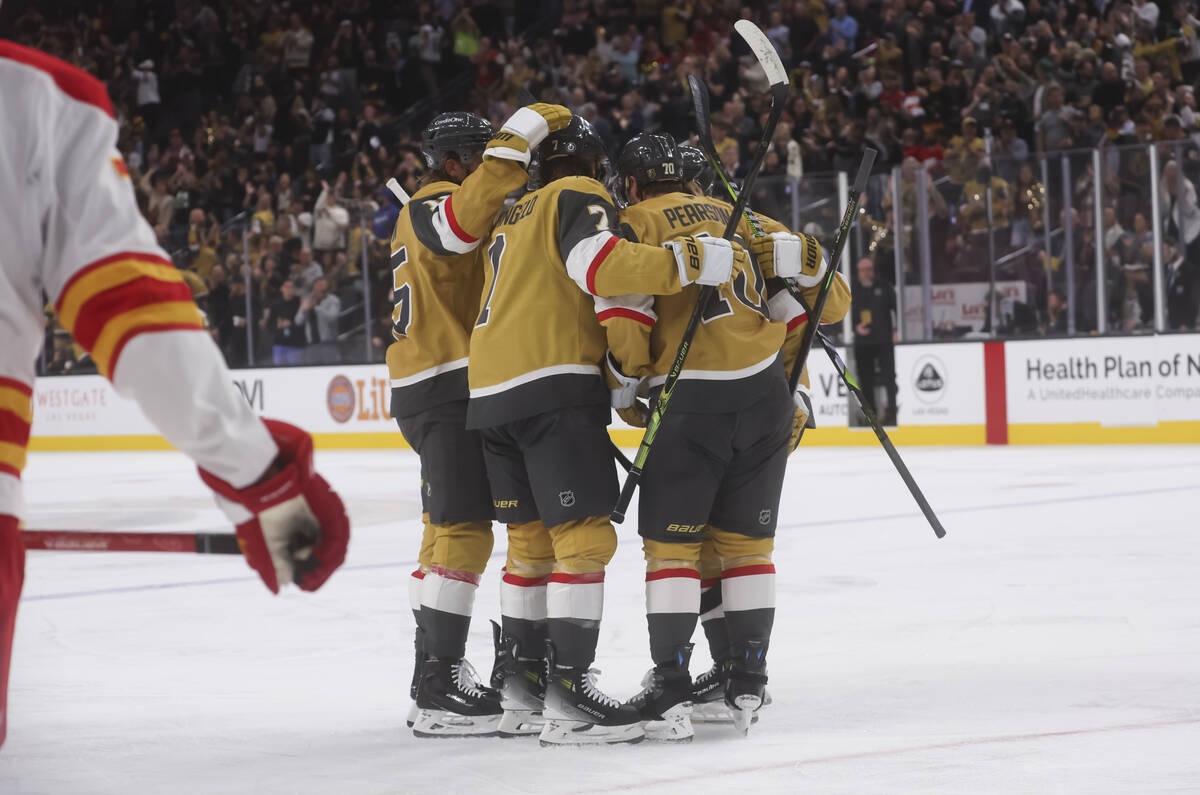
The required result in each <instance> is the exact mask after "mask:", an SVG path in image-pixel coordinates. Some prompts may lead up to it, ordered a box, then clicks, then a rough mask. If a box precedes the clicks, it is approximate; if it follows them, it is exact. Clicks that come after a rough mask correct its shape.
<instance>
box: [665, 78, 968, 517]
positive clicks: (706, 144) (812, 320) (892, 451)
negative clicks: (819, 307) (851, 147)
mask: <svg viewBox="0 0 1200 795" xmlns="http://www.w3.org/2000/svg"><path fill="white" fill-rule="evenodd" d="M688 83H689V85H690V86H691V89H692V96H693V98H698V99H696V107H697V111H698V112H699V109H700V108H701V107H703V108H704V111H705V116H706V117H707V109H708V89H707V88H706V87H705V86H704V84H703V83H701V82H700V81H699V80H698V79H696V78H695V77H694V76H692V75H689V76H688ZM701 129H702V131H701V133H700V145H701V149H703V151H704V154H705V156H706V157H707V158H708V160H709V162H710V163H711V164H712V167H713V170H714V171H715V172H716V174H717V176H718V177H719V178H720V179H721V182H722V183H723V184H724V185H725V190H726V191H727V192H728V193H729V196H730V198H732V199H734V200H735V201H736V199H737V198H738V195H737V191H736V190H735V189H734V187H733V185H732V183H730V181H729V179H728V178H727V177H726V175H725V169H724V167H723V166H722V164H721V161H720V160H719V159H718V158H717V156H716V147H715V146H714V145H713V141H712V135H711V134H706V133H705V132H704V130H703V126H702V127H701ZM867 151H868V153H870V157H871V159H872V160H874V151H873V150H867ZM863 165H864V166H866V171H867V172H869V171H870V166H869V164H868V163H867V161H866V156H864V161H863ZM863 173H864V169H863V167H862V166H860V167H859V173H858V177H857V178H856V179H855V181H854V182H855V187H856V188H857V189H858V190H857V191H856V192H855V193H854V194H853V195H852V198H851V201H850V203H849V205H848V206H847V207H846V213H845V215H843V217H842V226H841V228H839V230H838V237H837V240H836V241H835V243H834V249H835V254H834V256H833V257H832V258H830V260H829V262H830V265H829V268H830V274H832V273H833V271H834V268H835V264H834V263H836V262H837V261H838V259H839V258H841V255H842V248H843V247H844V246H845V242H846V238H847V233H848V232H849V228H850V224H849V223H847V218H852V217H853V214H854V212H856V211H857V205H858V199H859V195H860V194H861V193H862V188H863V187H865V180H864V179H863ZM860 182H862V183H863V184H861V185H860ZM745 214H746V220H747V221H748V222H749V224H750V226H751V227H752V228H753V229H754V233H755V235H757V236H762V235H763V230H762V226H761V225H760V224H759V222H758V219H757V217H755V215H754V213H753V212H751V211H750V209H749V207H747V208H746V210H745ZM783 283H784V285H785V286H786V287H787V290H788V292H789V293H791V295H792V297H793V298H795V299H796V300H797V301H798V302H799V303H800V306H802V307H804V311H805V313H806V314H807V315H808V318H809V322H808V327H807V328H806V329H805V331H806V332H807V331H808V328H817V326H818V325H819V323H818V321H817V318H818V317H819V316H818V315H815V314H814V310H812V309H811V308H810V307H809V306H808V302H807V301H805V300H804V295H803V293H801V292H800V289H799V288H798V287H797V286H796V285H795V284H793V283H792V282H791V281H790V280H789V279H784V280H783ZM816 334H817V336H818V337H819V338H820V340H821V346H822V347H823V348H824V349H825V352H826V353H827V354H828V355H829V359H830V361H832V362H833V367H834V369H835V370H837V373H838V375H839V376H841V379H842V382H843V383H845V384H846V387H847V388H848V389H849V390H850V392H851V394H853V395H854V399H855V400H857V401H858V405H859V407H860V408H861V409H862V411H863V416H865V417H866V418H867V422H868V423H869V424H870V425H871V430H873V431H874V432H875V436H876V438H878V439H879V443H880V444H881V445H883V449H884V452H886V453H887V455H888V458H890V459H892V464H893V465H894V466H895V467H896V471H897V472H899V473H900V479H901V480H903V481H904V485H905V486H908V491H909V493H910V494H912V496H913V499H915V500H916V501H917V505H918V507H920V509H921V513H923V514H925V519H926V520H927V521H928V522H929V525H930V527H932V528H933V533H934V535H936V536H937V537H938V538H942V537H943V536H945V535H946V529H945V528H944V527H942V523H941V521H940V520H939V519H938V518H937V514H935V513H934V512H933V508H932V507H931V506H930V505H929V501H928V500H927V499H925V494H924V492H922V491H921V487H920V486H918V485H917V481H916V479H915V478H913V476H912V473H911V472H909V471H908V466H906V465H905V463H904V460H903V459H902V458H901V457H900V452H899V451H898V450H897V449H896V445H894V444H893V443H892V440H891V438H889V437H888V435H887V432H886V431H884V430H883V427H882V426H881V425H880V424H879V420H878V418H876V417H875V413H874V412H872V411H870V410H868V408H867V403H866V399H865V397H864V395H863V392H862V389H861V388H860V387H859V385H858V382H856V381H855V380H854V377H853V376H851V375H850V372H849V371H848V370H847V369H846V363H845V362H843V361H842V357H841V356H839V355H838V352H837V350H836V349H835V348H834V347H833V346H832V344H831V343H830V342H829V338H828V337H826V336H825V335H824V334H823V333H822V332H821V331H820V330H819V329H818V330H817V331H816ZM803 372H804V362H801V361H800V359H799V357H797V360H796V365H795V366H794V367H793V368H792V377H791V378H789V379H788V382H789V384H790V385H791V389H792V392H793V393H795V391H796V386H797V385H798V384H799V382H800V374H801V373H803Z"/></svg>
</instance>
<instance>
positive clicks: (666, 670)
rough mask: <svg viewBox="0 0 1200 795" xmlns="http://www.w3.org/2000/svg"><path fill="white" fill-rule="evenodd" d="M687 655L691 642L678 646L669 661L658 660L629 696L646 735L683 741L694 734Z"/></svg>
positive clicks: (688, 658)
mask: <svg viewBox="0 0 1200 795" xmlns="http://www.w3.org/2000/svg"><path fill="white" fill-rule="evenodd" d="M691 658H692V644H690V643H688V644H685V645H684V646H681V647H680V648H679V651H678V652H677V654H676V657H675V659H674V660H672V661H671V662H670V663H660V664H659V665H656V666H654V667H653V668H651V669H650V670H649V671H647V672H646V676H645V677H644V678H643V679H642V692H640V693H638V694H637V695H636V696H634V697H633V698H631V699H630V700H629V702H628V703H629V705H630V706H632V707H634V708H635V709H637V711H638V714H639V715H640V716H641V718H642V720H643V721H644V723H643V724H642V729H643V731H645V733H646V737H647V738H648V739H651V740H657V741H659V742H677V743H678V742H685V743H686V742H691V741H692V737H694V736H695V734H696V732H695V730H694V729H692V718H691V714H692V703H691V697H692V676H691V674H690V673H689V672H688V663H689V662H690V661H691Z"/></svg>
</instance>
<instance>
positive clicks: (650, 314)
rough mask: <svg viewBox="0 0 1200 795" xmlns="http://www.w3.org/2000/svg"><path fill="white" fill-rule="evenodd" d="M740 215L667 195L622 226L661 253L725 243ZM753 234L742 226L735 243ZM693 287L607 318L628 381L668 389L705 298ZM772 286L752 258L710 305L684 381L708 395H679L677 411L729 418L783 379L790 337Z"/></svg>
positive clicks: (623, 301) (628, 299) (629, 303)
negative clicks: (668, 245)
mask: <svg viewBox="0 0 1200 795" xmlns="http://www.w3.org/2000/svg"><path fill="white" fill-rule="evenodd" d="M732 210H733V208H732V207H731V206H730V205H728V204H726V203H725V202H722V201H718V200H716V199H711V198H708V197H703V196H692V195H691V194H687V193H667V194H662V195H659V196H654V197H652V198H649V199H646V200H645V201H641V202H639V203H637V204H634V205H631V206H629V207H627V208H626V209H625V210H623V211H622V213H621V222H622V224H623V225H624V227H625V228H627V229H628V231H629V234H630V235H631V237H632V238H633V239H636V240H640V241H643V242H645V243H649V244H652V245H656V246H657V245H661V244H662V243H664V242H666V241H668V240H671V239H672V238H677V237H681V236H683V235H711V236H713V237H720V236H721V235H722V233H723V232H724V231H725V225H726V223H727V222H728V220H729V214H730V212H732ZM752 232H753V230H752V229H751V228H750V226H749V225H748V224H747V223H746V221H745V219H742V220H740V221H739V223H738V226H737V232H736V235H737V236H738V237H737V238H735V239H739V238H740V240H739V242H740V241H744V240H747V239H749V237H750V236H751V234H752ZM700 289H701V288H700V287H699V286H698V285H689V286H688V287H686V288H684V289H683V291H681V292H679V293H677V294H674V295H657V296H650V295H642V296H623V297H621V298H619V299H617V300H616V301H615V302H613V303H614V304H615V305H614V306H610V307H609V308H608V311H607V312H606V313H603V314H602V319H603V322H604V325H605V328H606V329H607V331H608V340H609V345H610V347H611V348H612V351H613V355H614V357H615V358H616V359H617V361H618V362H619V363H620V366H621V369H622V370H623V371H624V372H625V374H626V375H636V376H648V377H649V379H650V380H649V384H650V387H651V389H654V388H656V387H659V386H662V384H663V382H664V381H665V380H666V374H667V372H668V371H669V370H670V368H671V364H672V362H673V361H674V359H675V352H676V350H678V348H679V342H680V340H681V339H682V338H683V332H684V329H685V328H686V327H687V323H688V319H689V318H690V317H691V314H692V310H693V307H695V305H696V301H697V299H698V298H699V294H700ZM769 311H770V310H769V308H768V305H767V295H766V280H765V279H764V278H763V275H762V273H761V271H760V270H759V268H758V264H757V262H756V261H755V260H754V258H753V257H751V258H749V259H748V265H746V266H745V267H741V266H738V267H737V269H736V270H735V272H734V275H733V280H732V281H731V282H730V283H729V284H726V285H724V286H723V287H721V288H720V289H719V290H718V291H717V294H716V295H714V296H713V298H712V300H711V301H709V304H708V307H707V308H706V310H705V312H704V315H703V316H702V322H701V324H700V327H699V328H698V329H697V331H696V336H695V337H694V339H693V344H692V348H691V351H690V353H689V354H688V359H687V363H686V364H685V366H684V369H683V371H682V373H681V374H680V380H681V381H691V382H694V383H697V384H699V382H703V388H694V387H691V386H689V387H688V388H685V389H680V390H679V392H678V393H677V394H676V396H675V397H674V398H672V401H673V405H675V406H676V407H677V408H680V409H681V410H684V411H730V410H734V409H737V408H739V407H741V406H743V405H748V404H749V403H751V402H753V401H754V400H757V399H758V398H759V397H760V396H761V395H762V394H763V388H764V383H765V381H766V380H769V379H772V378H775V379H778V378H781V377H782V369H781V367H780V365H779V363H778V361H779V349H780V347H781V346H782V345H783V340H784V336H785V335H786V333H787V329H786V327H785V326H784V325H783V324H779V323H772V322H771V320H770V315H769Z"/></svg>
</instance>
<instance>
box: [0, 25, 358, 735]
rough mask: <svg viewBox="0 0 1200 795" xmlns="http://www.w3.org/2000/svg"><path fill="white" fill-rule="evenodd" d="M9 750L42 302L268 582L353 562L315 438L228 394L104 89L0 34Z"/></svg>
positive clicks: (3, 641)
mask: <svg viewBox="0 0 1200 795" xmlns="http://www.w3.org/2000/svg"><path fill="white" fill-rule="evenodd" d="M0 108H2V109H3V110H0V118H2V119H3V122H2V123H0V241H3V243H2V245H0V743H3V741H4V736H5V730H6V727H7V723H6V715H5V700H6V694H7V689H8V666H9V660H10V656H11V651H12V640H13V630H14V625H15V621H16V611H17V601H18V598H19V596H20V591H21V586H22V583H23V579H24V564H25V551H24V546H23V544H22V542H21V532H20V527H21V517H22V513H23V504H22V496H21V480H20V479H21V470H22V468H23V467H24V465H25V451H26V447H27V446H28V442H29V431H30V426H31V422H32V418H33V400H32V397H33V383H34V360H35V358H36V357H37V353H38V350H39V349H40V347H41V345H42V336H43V320H42V308H43V306H44V305H45V298H43V295H44V296H45V297H46V298H48V299H49V300H50V302H51V303H52V304H53V306H54V310H55V312H56V313H57V315H58V319H59V322H60V323H61V324H62V325H63V327H64V328H66V329H67V330H68V331H69V332H71V334H72V336H73V337H74V338H75V341H76V342H78V343H79V344H80V345H81V346H83V348H85V349H86V350H88V351H89V352H90V353H91V356H92V359H93V360H94V361H95V363H96V366H97V367H98V368H99V371H100V373H101V374H102V375H104V376H105V377H107V378H108V379H109V380H111V381H112V384H113V387H114V388H115V389H116V391H117V393H118V394H120V395H122V396H124V397H128V398H131V399H134V400H136V401H137V402H138V403H139V405H140V406H141V408H142V411H143V412H144V413H145V415H146V416H147V417H148V418H149V419H150V420H151V421H152V422H153V423H154V424H155V426H157V428H158V429H159V430H160V431H161V432H162V434H163V436H165V437H166V439H167V440H168V441H169V442H170V443H171V444H173V445H174V446H175V447H178V448H179V449H180V450H182V451H183V452H184V453H186V454H187V455H188V456H190V457H191V458H192V459H193V460H195V461H196V463H197V465H198V467H199V471H200V477H201V479H202V480H203V481H204V482H205V483H206V484H207V485H208V486H209V487H210V488H212V490H213V491H214V492H215V493H216V497H217V502H218V503H219V504H220V506H221V508H222V509H223V510H224V511H225V513H226V515H227V516H228V517H229V519H230V521H232V522H233V523H234V524H235V525H236V526H237V535H238V542H239V545H240V546H241V548H242V552H243V554H244V555H245V557H246V560H247V562H248V563H249V564H250V566H251V567H252V568H253V569H254V570H255V571H256V572H258V574H259V576H260V577H262V579H263V582H264V583H266V585H267V587H268V588H269V589H270V590H271V591H273V592H276V593H278V591H279V588H280V586H281V585H283V584H286V583H288V582H292V583H295V584H296V585H298V586H299V587H300V588H301V589H303V590H308V591H312V590H316V589H317V588H319V587H321V585H322V584H323V583H324V582H325V581H326V580H327V579H328V578H329V576H330V575H331V574H332V573H333V571H334V570H335V569H336V568H337V567H338V566H339V565H341V563H342V560H343V559H344V558H345V553H346V544H347V541H348V539H349V533H350V527H349V521H348V519H347V518H346V513H345V509H344V507H343V505H342V501H341V499H340V498H339V497H338V495H337V494H336V493H335V492H334V491H333V490H332V489H331V488H330V487H329V484H327V483H326V482H325V480H324V479H323V478H322V477H321V476H320V475H318V474H317V473H316V472H315V471H314V469H313V443H312V437H311V436H309V435H308V434H307V433H305V432H304V431H302V430H301V429H299V428H296V427H293V426H291V425H288V424H286V423H282V422H275V421H272V420H266V421H264V420H260V419H259V418H257V417H255V416H254V414H253V413H252V412H251V411H250V409H249V407H248V406H247V404H246V402H245V400H243V399H242V398H241V397H240V395H239V393H238V392H237V390H236V389H235V388H234V386H233V384H232V381H231V378H230V374H229V372H228V370H227V369H226V367H225V363H224V361H223V360H222V359H221V354H220V352H219V351H218V350H217V347H216V346H215V345H214V344H213V341H212V339H211V338H210V337H209V336H208V334H207V333H206V332H205V330H204V326H203V321H202V319H201V316H200V312H199V310H197V308H196V305H195V304H194V303H193V302H192V298H191V291H190V290H189V288H188V287H187V285H186V284H184V282H183V280H182V279H181V278H180V276H179V273H178V272H177V271H176V270H175V268H174V267H173V266H172V265H171V262H170V260H169V259H167V258H166V255H165V254H164V252H163V251H162V249H161V248H159V246H158V244H157V243H156V241H155V237H154V233H153V231H152V230H151V228H150V226H149V224H147V223H146V221H145V220H143V219H142V217H141V216H140V215H139V214H138V209H137V204H136V202H135V201H134V193H133V187H132V185H131V184H130V180H129V174H128V172H127V170H126V168H125V163H124V162H123V160H122V159H121V155H120V153H119V152H118V151H117V149H116V147H115V142H116V140H117V124H116V121H115V120H114V119H113V115H112V106H111V104H110V102H109V99H108V95H107V93H106V91H105V89H104V86H103V85H102V84H101V83H100V82H99V81H97V80H95V79H94V78H92V77H91V76H89V75H87V74H86V73H84V72H82V71H80V70H79V69H76V68H75V67H73V66H70V65H69V64H67V63H64V62H62V61H59V60H58V59H56V58H52V57H50V56H48V55H45V54H43V53H41V52H38V51H36V50H31V49H28V48H25V47H21V46H18V45H16V44H13V43H11V42H7V41H3V40H0Z"/></svg>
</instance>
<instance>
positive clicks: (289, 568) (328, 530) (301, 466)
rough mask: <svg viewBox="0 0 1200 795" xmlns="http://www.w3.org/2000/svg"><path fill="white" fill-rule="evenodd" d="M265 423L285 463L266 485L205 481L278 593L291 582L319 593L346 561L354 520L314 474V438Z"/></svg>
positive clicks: (205, 475)
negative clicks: (239, 485)
mask: <svg viewBox="0 0 1200 795" xmlns="http://www.w3.org/2000/svg"><path fill="white" fill-rule="evenodd" d="M263 423H264V424H265V425H266V426H267V430H268V431H269V432H270V433H271V437H272V438H273V439H274V440H275V443H276V444H277V445H279V457H278V458H277V459H275V463H274V464H272V465H271V467H270V469H268V470H267V473H266V474H265V475H264V476H263V478H262V480H260V481H259V482H258V483H255V484H253V485H250V486H247V487H246V488H244V489H235V488H234V487H233V486H231V485H229V484H228V483H226V482H225V481H223V480H221V479H220V478H218V477H217V476H216V475H213V474H212V473H211V472H205V471H204V470H203V469H201V470H200V478H201V479H202V480H203V481H204V482H205V483H207V484H208V486H209V488H211V489H212V490H213V491H215V492H216V493H217V503H218V504H219V505H220V506H221V509H222V510H223V511H225V515H226V516H228V517H229V519H230V521H232V522H233V523H234V525H236V526H237V536H238V546H240V547H241V548H242V554H243V555H245V556H246V562H247V563H249V564H250V568H252V569H254V570H255V571H257V572H258V575H259V576H260V577H262V579H263V582H264V583H266V585H267V587H268V588H270V589H271V592H272V593H279V585H280V583H287V582H294V583H296V585H298V586H300V588H301V589H302V590H305V591H315V590H317V589H318V588H320V587H321V586H322V585H323V584H324V583H325V581H326V580H327V579H329V576H330V575H331V574H333V572H334V570H335V569H337V567H338V566H340V565H342V561H343V560H345V559H346V545H347V544H348V543H349V541H350V520H349V519H348V518H347V516H346V508H345V506H343V505H342V500H341V498H340V497H338V495H337V492H335V491H334V490H333V489H331V488H330V487H329V484H328V483H326V482H325V479H324V478H323V477H321V476H320V475H318V474H317V473H316V472H314V471H313V442H312V437H311V436H309V435H308V434H307V433H305V432H304V431H302V430H301V429H299V428H297V427H295V426H294V425H288V424H287V423H286V422H279V421H278V420H263Z"/></svg>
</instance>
